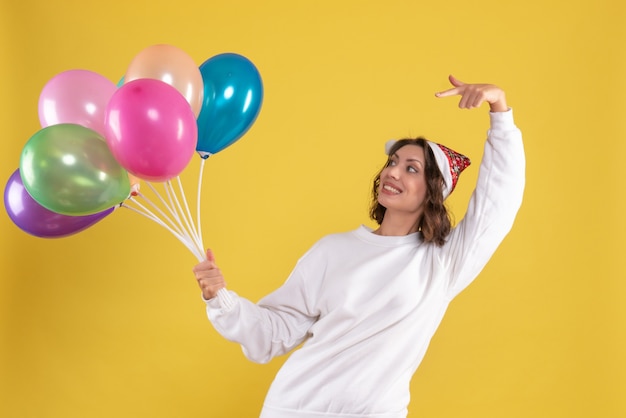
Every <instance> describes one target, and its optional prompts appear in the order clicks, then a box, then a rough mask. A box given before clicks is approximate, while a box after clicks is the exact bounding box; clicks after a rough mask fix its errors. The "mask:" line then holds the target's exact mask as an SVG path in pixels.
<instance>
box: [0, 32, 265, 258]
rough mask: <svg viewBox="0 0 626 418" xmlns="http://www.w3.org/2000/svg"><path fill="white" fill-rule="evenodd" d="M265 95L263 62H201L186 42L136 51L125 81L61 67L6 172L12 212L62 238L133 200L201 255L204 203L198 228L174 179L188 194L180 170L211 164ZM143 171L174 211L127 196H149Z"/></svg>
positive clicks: (226, 57)
mask: <svg viewBox="0 0 626 418" xmlns="http://www.w3.org/2000/svg"><path fill="white" fill-rule="evenodd" d="M262 100H263V85H262V81H261V77H260V75H259V72H258V70H257V69H256V67H255V66H254V64H253V63H252V62H251V61H250V60H248V59H247V58H245V57H243V56H241V55H238V54H234V53H224V54H219V55H216V56H213V57H211V58H209V59H207V60H206V61H205V62H204V63H203V64H202V65H200V66H199V67H198V66H197V65H196V63H195V62H194V60H193V59H192V58H191V57H190V56H189V55H187V54H186V53H185V52H184V51H182V50H181V49H179V48H177V47H174V46H171V45H163V44H160V45H153V46H150V47H148V48H146V49H144V50H142V51H141V52H140V53H139V54H138V55H136V56H135V57H134V58H133V60H132V61H131V63H130V65H129V66H128V69H127V71H126V73H125V74H124V76H123V78H122V79H121V80H120V82H119V83H118V84H117V85H116V84H114V83H113V82H111V81H110V80H108V79H106V78H105V77H103V76H102V75H99V74H97V73H95V72H92V71H89V70H69V71H65V72H62V73H60V74H58V75H56V76H55V77H53V78H52V79H51V80H49V81H48V83H47V84H46V85H45V86H44V88H43V90H42V91H41V94H40V97H39V103H38V111H39V121H40V123H41V129H40V130H39V131H37V132H36V133H35V134H34V135H33V136H32V137H31V138H30V139H29V140H28V141H27V142H26V144H25V146H24V147H23V150H22V152H21V156H20V160H19V167H18V168H17V169H16V170H15V172H13V174H12V175H11V176H10V177H9V179H8V181H7V184H6V187H5V190H4V206H5V208H6V211H7V213H8V215H9V217H10V218H11V220H12V221H13V222H14V223H15V225H17V226H18V227H19V228H20V229H22V230H23V231H25V232H27V233H29V234H31V235H34V236H37V237H41V238H56V237H65V236H69V235H73V234H76V233H78V232H80V231H82V230H84V229H86V228H88V227H90V226H92V225H94V224H95V223H97V222H99V221H100V220H102V219H103V218H105V217H106V216H108V215H109V214H111V213H112V212H114V210H115V209H116V208H118V207H128V208H130V209H133V210H134V211H136V212H139V213H141V214H143V215H145V216H147V217H148V218H150V219H152V220H154V221H156V222H157V223H159V224H161V225H163V226H165V227H166V228H168V229H169V230H170V231H171V232H172V233H174V234H175V235H176V236H177V237H178V238H179V239H181V241H183V242H184V243H185V244H187V245H188V247H190V249H192V251H193V252H194V254H196V255H198V256H199V258H200V257H201V256H202V254H203V252H204V250H203V246H202V244H201V238H199V236H201V234H200V233H199V230H200V223H199V213H200V210H199V206H198V229H197V230H196V228H195V227H193V226H192V225H191V226H190V221H191V220H192V218H191V216H185V211H183V210H182V206H181V205H180V203H179V202H178V199H177V198H176V194H175V192H173V191H172V188H171V186H172V183H171V181H172V180H173V179H177V180H178V183H179V186H180V190H181V192H182V193H183V196H182V197H183V199H184V192H183V191H182V184H181V183H180V178H179V177H178V176H179V175H180V173H181V172H182V171H183V170H184V169H185V167H187V165H188V164H189V163H190V161H191V159H192V158H193V155H194V153H197V154H198V155H199V156H200V158H201V162H202V164H204V161H205V160H206V158H208V157H209V156H210V155H212V154H215V153H217V152H219V151H221V150H223V149H224V148H226V147H228V146H229V145H231V144H232V143H234V142H235V141H237V140H238V139H239V138H241V137H242V136H243V135H244V134H245V133H246V132H247V131H248V129H249V128H250V127H251V125H252V124H253V123H254V121H255V120H256V118H257V116H258V114H259V111H260V108H261V103H262ZM200 173H201V174H200V180H199V182H198V205H199V200H200V199H199V194H200V188H201V187H200V184H201V176H202V170H201V172H200ZM142 180H143V181H144V182H146V183H147V184H148V185H149V186H150V187H151V188H152V189H153V190H155V189H154V187H153V185H152V184H151V183H152V182H156V183H160V184H163V185H164V186H165V187H166V191H167V196H168V198H169V204H168V203H167V202H166V201H165V199H163V198H162V197H161V196H159V197H160V198H161V199H162V201H163V202H164V203H165V204H166V207H167V212H169V214H167V213H165V212H164V211H162V210H160V209H157V211H158V212H159V214H160V215H161V216H159V215H156V214H155V213H154V212H153V211H151V210H150V209H148V208H147V207H146V206H144V205H141V204H140V203H138V205H139V208H133V207H130V206H129V205H127V204H126V202H128V201H136V200H134V199H136V197H137V196H142V194H141V192H140V191H139V183H140V181H142ZM157 193H158V192H157ZM148 204H149V205H150V206H152V207H153V208H156V206H155V205H154V204H153V203H152V202H150V201H149V200H148ZM185 205H186V201H185ZM181 213H182V214H183V216H182V218H184V222H182V221H181ZM186 213H187V214H188V213H189V210H188V207H187V210H186ZM164 219H165V220H164ZM191 237H192V238H193V239H192V240H191V241H190V240H189V238H191ZM198 238H199V242H198ZM194 240H195V242H194ZM198 247H199V248H198Z"/></svg>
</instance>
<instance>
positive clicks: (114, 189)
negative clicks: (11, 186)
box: [20, 123, 130, 216]
mask: <svg viewBox="0 0 626 418" xmlns="http://www.w3.org/2000/svg"><path fill="white" fill-rule="evenodd" d="M20 175H21V178H22V183H23V185H24V188H25V189H26V191H27V192H28V193H29V194H30V196H31V197H32V198H33V199H34V200H35V201H36V202H37V203H39V204H40V205H41V206H43V207H44V208H46V209H48V210H51V211H52V212H55V213H59V214H62V215H70V216H83V215H91V214H94V213H98V212H102V211H104V210H106V209H109V208H111V207H113V206H115V205H117V204H119V203H120V202H123V201H124V200H125V199H126V198H127V197H128V196H129V194H130V181H129V178H128V173H127V172H126V170H124V168H122V166H120V164H119V163H118V162H117V160H116V159H115V158H114V157H113V154H112V153H111V151H110V150H109V147H108V145H107V143H106V141H105V140H104V138H103V137H102V136H101V135H100V134H99V133H97V132H96V131H93V130H91V129H89V128H86V127H84V126H81V125H76V124H71V123H63V124H58V125H51V126H48V127H46V128H43V129H41V130H40V131H38V132H37V133H35V134H34V135H33V136H32V137H31V138H30V139H29V140H28V141H27V143H26V145H25V146H24V148H23V149H22V154H21V156H20Z"/></svg>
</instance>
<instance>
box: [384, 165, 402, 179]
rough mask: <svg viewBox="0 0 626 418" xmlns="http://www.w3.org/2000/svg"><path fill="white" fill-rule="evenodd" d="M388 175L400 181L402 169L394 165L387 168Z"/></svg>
mask: <svg viewBox="0 0 626 418" xmlns="http://www.w3.org/2000/svg"><path fill="white" fill-rule="evenodd" d="M387 170H388V171H387V175H388V176H389V177H391V178H392V179H394V180H398V179H399V178H400V169H399V168H398V166H397V165H392V166H389V167H387Z"/></svg>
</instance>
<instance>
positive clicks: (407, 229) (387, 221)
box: [374, 211, 421, 236]
mask: <svg viewBox="0 0 626 418" xmlns="http://www.w3.org/2000/svg"><path fill="white" fill-rule="evenodd" d="M420 218H421V213H420V214H419V216H417V217H416V216H415V215H413V216H398V215H396V216H394V215H393V214H390V213H389V211H387V213H385V217H384V218H383V221H382V223H381V224H380V226H379V227H378V229H376V230H375V231H374V233H375V234H377V235H384V236H401V235H409V234H412V233H414V232H417V230H418V224H419V220H420Z"/></svg>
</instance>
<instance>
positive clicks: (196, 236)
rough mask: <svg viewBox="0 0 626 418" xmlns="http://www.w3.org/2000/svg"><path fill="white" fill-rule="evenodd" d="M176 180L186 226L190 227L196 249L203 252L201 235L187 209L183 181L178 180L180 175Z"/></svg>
mask: <svg viewBox="0 0 626 418" xmlns="http://www.w3.org/2000/svg"><path fill="white" fill-rule="evenodd" d="M176 180H177V181H178V188H179V189H180V195H181V197H182V199H183V203H185V210H186V211H187V218H186V219H188V220H189V221H188V223H187V224H188V227H189V229H190V231H191V232H192V236H193V237H194V242H195V243H196V245H197V246H198V249H199V250H200V251H201V252H204V249H203V244H202V236H200V235H199V234H198V232H197V230H196V227H195V225H194V223H193V217H192V216H191V210H189V204H188V203H187V198H186V197H185V190H184V189H183V183H182V181H180V177H176Z"/></svg>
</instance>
